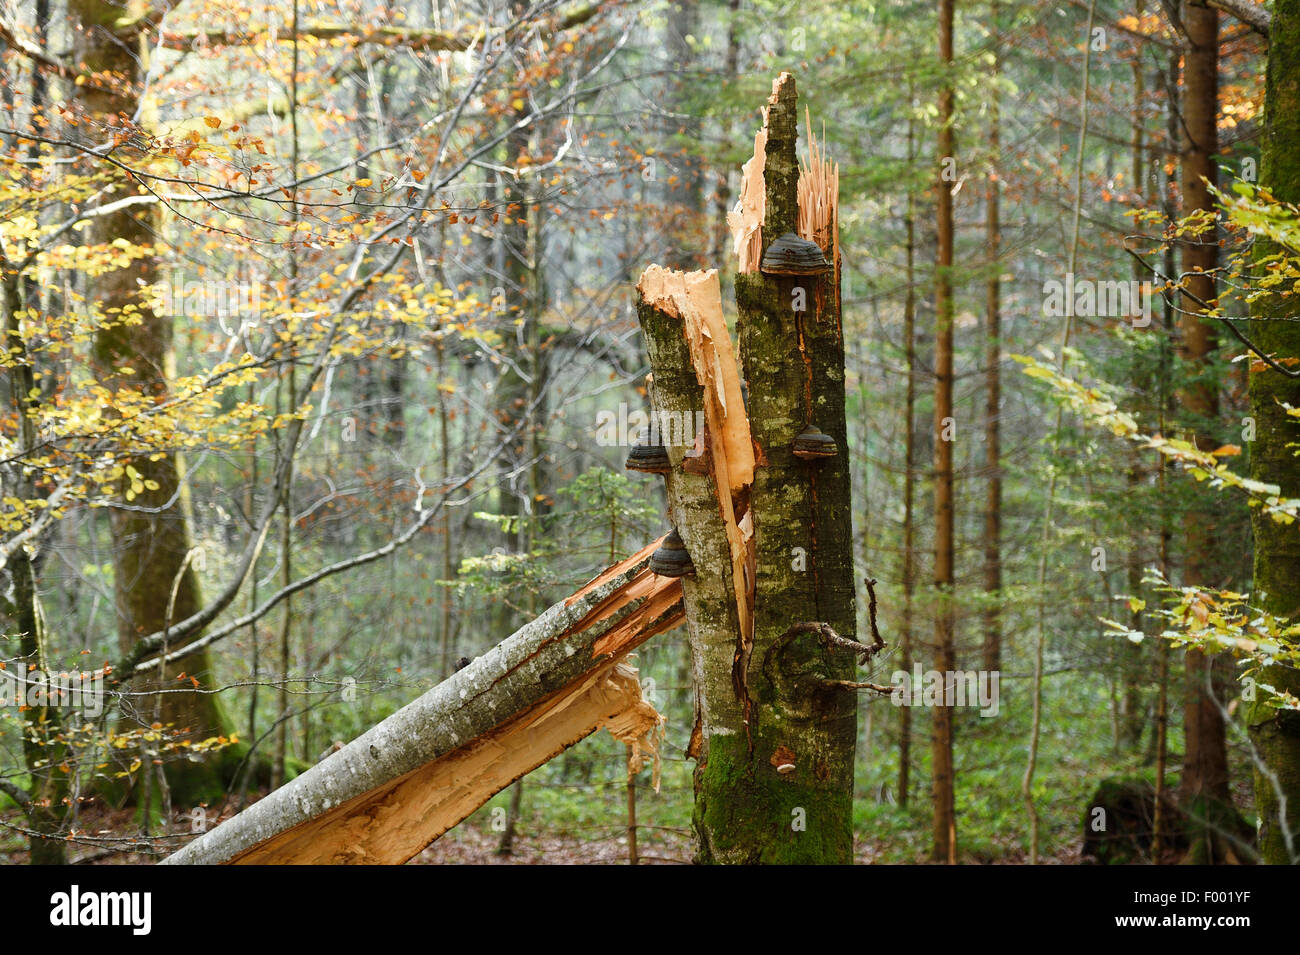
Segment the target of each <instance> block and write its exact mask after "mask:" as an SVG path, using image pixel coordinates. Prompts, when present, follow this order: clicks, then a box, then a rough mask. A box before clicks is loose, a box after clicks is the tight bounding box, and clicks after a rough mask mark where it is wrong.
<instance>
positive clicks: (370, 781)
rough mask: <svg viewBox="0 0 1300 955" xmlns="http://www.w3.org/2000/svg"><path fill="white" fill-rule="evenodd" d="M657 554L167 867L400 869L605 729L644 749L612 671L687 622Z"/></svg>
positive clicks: (629, 693)
mask: <svg viewBox="0 0 1300 955" xmlns="http://www.w3.org/2000/svg"><path fill="white" fill-rule="evenodd" d="M658 544H659V542H658V541H656V542H654V543H652V544H650V545H648V546H647V547H645V548H643V549H642V550H640V551H638V552H637V553H636V554H633V555H632V556H631V557H629V558H628V559H627V560H625V561H622V562H621V563H619V564H616V565H614V566H613V567H611V568H609V569H608V570H606V571H605V572H604V573H602V574H601V575H600V576H598V577H597V578H596V579H595V580H593V581H592V582H591V583H589V584H588V585H587V586H585V587H583V588H582V589H581V590H579V591H578V592H577V593H576V594H574V595H573V596H571V597H569V598H568V599H567V600H564V601H561V602H560V603H557V604H555V605H554V606H553V607H551V608H550V609H549V610H547V611H546V612H545V613H543V614H542V615H541V616H540V617H538V618H537V619H536V620H534V621H532V622H531V623H529V624H527V625H526V626H524V627H522V628H520V629H519V630H518V631H517V632H516V633H515V634H513V635H512V636H510V637H508V638H507V639H506V640H504V641H502V642H501V643H500V644H498V645H497V646H496V647H494V648H493V649H491V650H489V651H488V652H487V653H486V654H484V655H483V656H481V657H479V658H478V659H476V660H474V662H472V663H471V664H470V665H469V666H467V667H466V668H465V669H463V670H460V671H458V672H457V673H455V674H453V675H452V676H451V677H450V678H449V679H447V680H445V681H444V682H442V683H440V684H439V685H438V686H436V687H434V688H433V689H432V690H430V691H429V692H427V693H425V694H424V695H423V696H421V697H420V698H418V699H417V700H415V701H413V702H412V703H410V704H408V705H407V706H405V707H403V708H402V709H401V710H399V711H398V712H396V713H394V714H393V715H392V716H390V717H389V718H388V719H386V720H384V721H383V722H381V723H379V724H378V725H376V726H374V727H372V728H371V729H370V730H368V731H367V732H366V733H364V734H362V735H361V736H360V737H358V738H357V739H355V740H353V741H352V742H351V743H350V744H348V745H347V746H345V747H344V748H343V749H341V750H339V751H338V752H337V753H335V754H334V755H332V756H330V757H329V758H328V759H326V760H325V761H324V762H322V763H320V764H318V765H316V766H314V767H312V768H311V769H310V770H308V771H307V772H306V773H304V774H303V775H301V776H299V777H298V778H297V779H295V780H293V781H292V782H290V783H288V784H287V785H285V786H282V787H281V788H279V789H277V790H276V791H275V792H273V793H271V794H270V795H268V796H267V797H266V798H265V799H262V800H261V801H260V802H257V803H254V804H253V805H252V806H250V807H249V808H248V809H246V810H244V811H243V812H242V813H240V814H239V815H237V816H235V817H234V818H233V819H229V820H227V821H226V822H224V823H222V824H221V825H220V826H218V827H217V828H216V829H213V830H212V831H211V832H209V833H207V834H205V835H203V836H201V837H199V838H198V839H196V840H195V841H194V842H191V843H190V844H189V845H187V846H186V847H185V848H183V849H181V850H180V851H179V852H177V853H175V854H174V855H172V856H170V857H168V858H167V859H165V860H164V863H165V864H177V865H183V864H191V865H204V864H215V863H229V862H239V863H303V864H310V863H330V862H334V863H338V862H350V863H368V864H394V863H401V862H405V861H406V860H408V859H410V858H411V857H412V856H413V855H415V854H416V853H417V852H419V851H420V850H421V849H423V848H424V847H425V846H426V845H428V844H429V843H430V842H432V841H433V840H434V839H436V838H438V836H440V835H442V834H443V833H444V832H446V831H447V830H448V829H450V828H451V827H452V826H454V825H456V824H457V823H458V822H460V821H461V820H462V819H464V818H465V817H466V816H468V815H469V814H470V813H472V812H473V811H474V810H475V809H477V808H478V807H479V806H481V805H482V804H483V803H485V802H486V801H487V800H488V799H490V798H491V797H492V796H493V795H495V794H496V793H497V792H500V791H501V790H502V789H504V788H505V787H506V786H508V785H510V783H512V782H513V781H514V780H516V779H518V778H519V777H521V776H523V775H525V774H526V773H528V772H529V771H531V770H532V769H534V768H536V767H537V766H540V765H541V764H542V763H544V762H546V761H547V760H548V759H550V758H552V757H553V756H555V755H557V754H558V753H560V752H562V751H563V750H564V749H566V748H568V747H569V746H571V745H573V744H574V743H576V742H577V741H578V740H580V739H582V738H584V737H585V736H588V735H589V734H591V733H592V732H594V731H596V730H597V729H599V728H600V727H601V726H609V727H610V729H611V731H612V732H614V733H615V735H616V736H617V737H618V738H619V739H625V740H626V741H627V742H633V741H634V740H633V738H630V737H629V734H631V737H635V739H636V740H639V742H640V745H641V747H642V748H646V747H650V746H651V743H652V740H651V739H650V738H648V732H634V731H635V730H638V729H645V728H646V727H647V726H648V720H647V717H648V714H647V713H646V710H645V705H644V704H643V702H642V700H641V693H640V689H639V686H638V685H637V682H636V679H635V676H634V673H635V671H632V670H630V669H629V668H627V667H626V666H619V665H618V663H619V660H621V658H622V657H624V656H625V655H626V654H627V653H628V652H630V651H631V650H633V649H634V648H636V647H637V646H639V645H640V644H641V643H643V642H644V641H646V640H648V639H650V638H651V637H653V636H655V635H657V634H659V633H663V632H664V631H666V630H670V629H672V628H673V627H675V626H677V625H678V624H679V623H680V622H681V621H682V619H683V617H684V610H683V608H682V599H681V587H680V586H679V582H678V581H676V580H671V579H669V578H665V577H657V576H655V575H654V574H652V573H651V572H650V570H649V569H648V566H647V565H648V563H649V559H650V554H651V552H652V551H653V550H654V548H655V547H657V546H658Z"/></svg>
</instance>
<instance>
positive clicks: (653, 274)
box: [637, 265, 754, 642]
mask: <svg viewBox="0 0 1300 955" xmlns="http://www.w3.org/2000/svg"><path fill="white" fill-rule="evenodd" d="M637 291H638V292H639V293H640V294H641V300H642V302H644V303H645V304H646V305H647V306H649V307H650V308H653V309H655V310H656V311H658V312H660V313H662V314H663V315H664V316H665V317H667V318H670V319H676V320H679V321H680V322H681V324H682V334H683V336H684V337H685V339H686V346H687V350H688V353H689V355H690V361H691V366H692V367H693V368H694V371H695V380H696V381H697V382H698V384H699V385H700V387H701V388H702V389H703V405H704V407H703V410H704V416H705V423H706V427H707V428H708V434H709V435H710V436H712V437H713V440H712V442H711V446H710V453H711V456H712V474H713V478H714V481H715V484H716V500H717V506H718V507H719V509H720V511H721V516H722V527H723V530H724V531H725V533H726V535H727V545H728V551H729V553H730V556H731V583H732V588H733V591H734V593H735V600H736V607H737V609H738V612H739V623H740V634H741V639H742V641H743V642H748V641H749V640H750V639H751V638H752V636H753V617H754V615H753V587H752V584H753V578H752V577H749V578H748V579H747V578H746V570H745V563H746V560H745V558H746V544H745V540H744V537H743V535H742V534H741V531H740V527H739V513H738V511H737V504H742V507H743V503H742V502H743V498H742V497H741V493H742V492H743V491H745V490H746V489H747V488H748V487H749V485H750V483H751V482H752V481H753V479H754V444H753V440H752V438H751V437H750V433H749V416H748V415H747V414H746V412H745V402H744V395H743V393H742V391H741V384H740V371H739V369H738V367H737V365H736V354H735V349H734V347H733V345H732V342H731V335H730V333H729V332H728V331H727V323H726V320H725V319H724V318H723V316H722V291H721V288H720V287H719V285H718V272H717V270H716V269H709V270H708V271H706V272H677V271H673V270H669V269H664V268H661V267H660V266H658V265H651V266H650V267H649V268H647V269H646V270H645V271H644V272H643V273H642V275H641V280H640V281H639V282H638V283H637Z"/></svg>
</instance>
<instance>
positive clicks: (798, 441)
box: [793, 424, 840, 461]
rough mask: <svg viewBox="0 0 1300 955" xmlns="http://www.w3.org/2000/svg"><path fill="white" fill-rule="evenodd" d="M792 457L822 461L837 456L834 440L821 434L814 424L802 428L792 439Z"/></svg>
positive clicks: (837, 450)
mask: <svg viewBox="0 0 1300 955" xmlns="http://www.w3.org/2000/svg"><path fill="white" fill-rule="evenodd" d="M793 449H794V456H795V457H796V458H802V459H803V460H804V461H824V460H825V459H826V458H833V457H835V455H837V454H839V451H840V449H839V448H838V447H837V446H836V444H835V439H834V438H832V437H831V436H830V435H829V434H823V433H822V431H821V430H820V429H819V428H818V427H817V425H815V424H810V425H808V427H806V428H804V429H803V430H802V431H800V432H799V434H798V435H797V436H796V437H795V439H794V445H793Z"/></svg>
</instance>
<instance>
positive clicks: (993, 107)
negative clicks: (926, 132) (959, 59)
mask: <svg viewBox="0 0 1300 955" xmlns="http://www.w3.org/2000/svg"><path fill="white" fill-rule="evenodd" d="M993 22H994V23H995V24H996V23H997V7H996V5H994V7H993ZM1000 72H1001V60H1000V58H999V54H997V53H996V52H995V53H994V55H993V74H992V75H993V84H994V85H993V87H992V92H991V93H990V106H989V152H990V154H991V155H992V156H993V157H994V162H995V164H996V162H997V161H998V160H1000V158H1001V156H1000V152H1001V149H1002V135H1001V130H1000V129H999V124H1000V118H999V113H998V88H997V85H996V84H997V81H998V77H999V74H1000ZM999 193H1000V186H999V184H998V174H997V169H996V166H995V168H993V169H990V170H989V184H988V214H987V219H986V222H985V224H984V237H985V238H984V242H985V246H986V247H987V251H988V256H989V275H988V279H987V281H986V283H985V287H984V296H985V302H984V310H985V320H986V321H987V323H988V328H987V331H986V335H985V342H984V349H985V351H984V365H985V370H984V468H985V470H986V471H987V473H988V487H987V489H986V492H985V498H984V596H985V599H986V600H987V601H988V603H987V604H986V605H985V609H984V614H983V616H984V621H983V622H984V669H985V670H987V671H989V672H993V671H996V670H1000V669H1001V668H1002V622H1001V614H1000V613H999V610H998V608H999V604H1000V601H1001V592H1002V544H1001V537H1002V446H1001V431H1000V427H1001V421H1002V378H1001V374H1002V327H1001V322H1002V319H1001V315H1000V312H999V310H1000V301H999V299H1000V292H1001V278H1002V263H1001V261H1000V254H1001V253H1000V249H1001V244H1002V231H1001V223H1000V222H999V220H998V212H999V208H998V199H999Z"/></svg>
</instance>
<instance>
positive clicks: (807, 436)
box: [637, 73, 858, 863]
mask: <svg viewBox="0 0 1300 955" xmlns="http://www.w3.org/2000/svg"><path fill="white" fill-rule="evenodd" d="M796 103H797V95H796V91H795V83H794V78H793V77H792V76H790V74H788V73H783V74H781V76H780V77H778V78H777V80H776V82H775V83H774V84H773V89H772V96H771V98H770V99H769V100H768V103H767V106H766V107H765V109H764V120H765V121H764V124H763V127H762V129H761V130H759V132H758V134H757V136H756V137H755V148H754V156H753V158H752V159H750V160H749V162H747V163H746V164H745V170H744V180H743V183H742V186H741V191H740V196H741V198H740V202H739V203H738V205H737V207H736V210H735V212H733V213H732V214H731V216H729V221H730V223H731V226H732V232H733V236H734V238H735V245H736V251H737V256H738V274H737V276H736V303H737V308H738V318H737V330H738V337H739V343H740V347H739V352H740V360H739V362H737V359H736V354H735V351H736V350H735V349H734V348H733V345H732V342H731V339H730V337H729V334H728V331H727V328H726V323H725V322H724V320H723V317H722V302H721V296H720V293H719V286H718V279H717V274H716V272H713V271H709V272H694V273H689V274H686V273H680V272H670V271H667V270H665V269H661V268H660V267H659V266H651V267H650V268H648V269H646V271H645V273H644V274H643V275H642V276H641V281H640V283H639V284H638V286H637V288H638V291H639V293H640V301H639V306H638V316H639V318H640V321H641V327H642V330H643V332H644V334H645V339H646V347H647V352H648V354H649V357H650V368H651V382H652V387H651V389H650V392H651V401H652V404H653V406H654V412H655V414H656V416H660V417H663V416H665V415H668V416H672V415H680V414H683V413H684V414H687V415H688V416H689V415H690V414H693V413H695V412H702V413H703V415H702V416H703V420H704V422H705V427H704V433H703V435H700V436H697V438H696V441H695V444H694V445H693V446H692V447H689V448H674V447H669V448H667V451H668V456H669V460H670V462H671V465H672V467H671V469H670V470H669V473H668V474H667V489H668V498H669V507H670V516H671V519H672V522H673V526H674V528H675V529H676V530H677V532H678V533H679V534H680V536H681V538H682V540H683V542H684V544H685V546H686V549H687V550H688V552H689V554H690V558H691V563H692V565H693V566H694V568H695V572H694V574H693V576H691V577H687V578H684V581H683V596H684V600H685V605H686V621H687V626H688V629H689V631H690V645H691V650H692V654H693V673H694V681H695V686H696V720H695V729H694V732H693V733H692V736H691V743H690V747H689V749H688V755H691V756H693V757H695V758H696V760H697V768H696V773H695V819H694V825H695V833H696V838H697V847H698V848H697V858H698V859H699V860H700V861H703V862H740V863H755V862H758V863H847V862H850V861H852V852H853V829H852V800H853V761H854V754H855V744H856V736H857V734H856V728H857V699H856V695H855V692H854V689H853V688H854V687H855V686H856V685H857V684H856V683H855V681H854V680H853V676H854V668H855V664H854V656H855V655H854V652H853V651H852V649H850V648H852V647H854V646H858V645H857V644H856V643H855V642H854V634H855V632H856V617H857V612H856V601H855V587H854V569H853V559H852V539H851V533H852V509H851V496H850V481H849V468H848V453H847V442H846V439H847V429H846V427H845V411H844V340H843V334H842V330H841V323H840V294H839V273H840V268H839V239H838V225H837V219H836V216H837V211H836V210H837V202H838V174H837V171H836V168H835V166H834V165H833V164H832V163H830V162H829V161H827V160H826V159H825V157H824V156H823V155H822V154H821V153H820V152H819V151H818V148H817V143H816V140H815V139H813V138H812V136H811V132H810V137H809V139H810V143H809V150H808V159H807V162H806V163H805V164H804V165H803V167H802V168H801V167H800V164H799V162H798V159H797V155H796V150H795V145H796V137H797V116H798V113H797V110H796ZM746 386H747V387H746ZM746 391H747V393H748V409H746V407H745V400H744V398H743V397H742V396H743V395H744V394H745V392H746ZM812 622H816V623H819V624H822V625H829V627H830V628H831V630H832V631H833V632H835V633H837V634H838V635H839V636H840V637H841V638H843V640H842V641H841V642H840V643H838V644H837V643H834V642H831V641H827V640H823V639H820V638H819V637H818V634H819V633H823V632H825V631H824V629H817V628H813V627H807V628H804V629H800V630H797V631H795V633H794V634H793V636H792V635H791V634H790V630H791V628H792V627H793V626H795V625H796V624H800V623H812Z"/></svg>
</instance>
